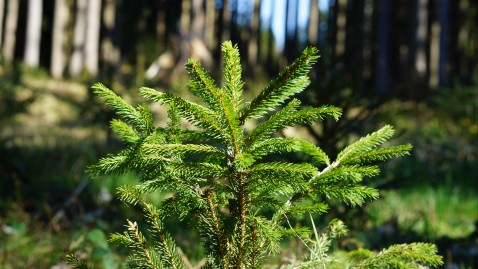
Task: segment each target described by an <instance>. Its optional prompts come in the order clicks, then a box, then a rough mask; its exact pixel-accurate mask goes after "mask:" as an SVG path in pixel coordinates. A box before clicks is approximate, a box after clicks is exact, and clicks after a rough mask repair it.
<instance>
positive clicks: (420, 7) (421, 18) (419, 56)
mask: <svg viewBox="0 0 478 269" xmlns="http://www.w3.org/2000/svg"><path fill="white" fill-rule="evenodd" d="M416 5H417V6H416V18H417V22H416V30H415V42H414V43H415V44H414V49H413V51H414V57H413V59H414V63H415V64H414V66H415V71H416V73H417V75H418V79H419V80H423V79H424V78H425V77H426V74H427V57H426V45H427V44H426V42H427V32H428V31H427V28H428V0H418V1H417V2H416Z"/></svg>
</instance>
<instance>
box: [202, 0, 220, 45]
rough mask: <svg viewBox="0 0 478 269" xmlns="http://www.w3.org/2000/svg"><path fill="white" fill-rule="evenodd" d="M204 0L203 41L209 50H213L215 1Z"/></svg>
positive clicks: (215, 42) (215, 41)
mask: <svg viewBox="0 0 478 269" xmlns="http://www.w3.org/2000/svg"><path fill="white" fill-rule="evenodd" d="M205 1H206V12H205V13H206V19H205V25H204V26H205V29H204V42H205V43H206V47H207V48H208V49H209V51H211V52H212V51H214V50H215V49H216V47H215V46H216V44H217V40H216V35H215V31H216V29H215V26H216V25H215V24H216V7H215V1H208V0H205Z"/></svg>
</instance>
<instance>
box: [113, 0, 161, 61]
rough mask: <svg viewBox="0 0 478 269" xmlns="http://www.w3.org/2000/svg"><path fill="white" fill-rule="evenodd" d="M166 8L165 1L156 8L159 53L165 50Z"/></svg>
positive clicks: (159, 2)
mask: <svg viewBox="0 0 478 269" xmlns="http://www.w3.org/2000/svg"><path fill="white" fill-rule="evenodd" d="M115 2H116V1H115ZM166 8H167V6H166V0H159V1H158V6H157V9H156V39H157V40H158V46H159V49H160V51H161V50H164V49H165V46H164V44H166V42H167V40H166V12H167V10H166ZM105 9H106V7H105ZM161 46H163V47H161Z"/></svg>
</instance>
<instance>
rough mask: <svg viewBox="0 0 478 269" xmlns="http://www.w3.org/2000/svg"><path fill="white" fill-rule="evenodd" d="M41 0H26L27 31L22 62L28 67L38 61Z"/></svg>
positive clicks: (34, 65) (35, 64)
mask: <svg viewBox="0 0 478 269" xmlns="http://www.w3.org/2000/svg"><path fill="white" fill-rule="evenodd" d="M42 12H43V0H29V1H28V17H27V31H26V40H25V55H24V59H23V60H24V62H25V64H26V65H28V66H30V67H35V68H37V67H38V64H39V63H40V38H41V25H42V15H43V14H42Z"/></svg>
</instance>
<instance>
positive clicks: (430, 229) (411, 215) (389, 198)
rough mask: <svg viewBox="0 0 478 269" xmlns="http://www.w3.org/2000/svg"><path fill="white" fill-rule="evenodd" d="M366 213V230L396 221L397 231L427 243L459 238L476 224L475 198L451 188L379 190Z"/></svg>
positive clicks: (477, 209)
mask: <svg viewBox="0 0 478 269" xmlns="http://www.w3.org/2000/svg"><path fill="white" fill-rule="evenodd" d="M366 213H367V214H368V215H369V217H370V218H369V220H368V226H369V227H370V226H379V225H382V224H384V223H385V222H388V221H391V220H396V221H397V224H398V227H399V228H400V229H401V230H404V231H412V232H414V233H416V234H418V235H421V236H423V237H424V238H428V239H430V240H436V239H438V238H440V237H443V236H447V237H450V238H463V237H466V236H468V235H469V234H471V233H472V232H473V231H474V229H475V227H474V224H475V222H476V221H478V197H477V194H476V193H474V192H473V191H471V190H468V189H464V188H461V187H453V186H438V187H434V188H431V187H427V186H421V187H415V188H408V189H394V190H387V191H383V192H382V197H381V198H380V199H379V200H377V201H375V202H373V203H371V204H370V205H369V206H368V207H367V208H366Z"/></svg>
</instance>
